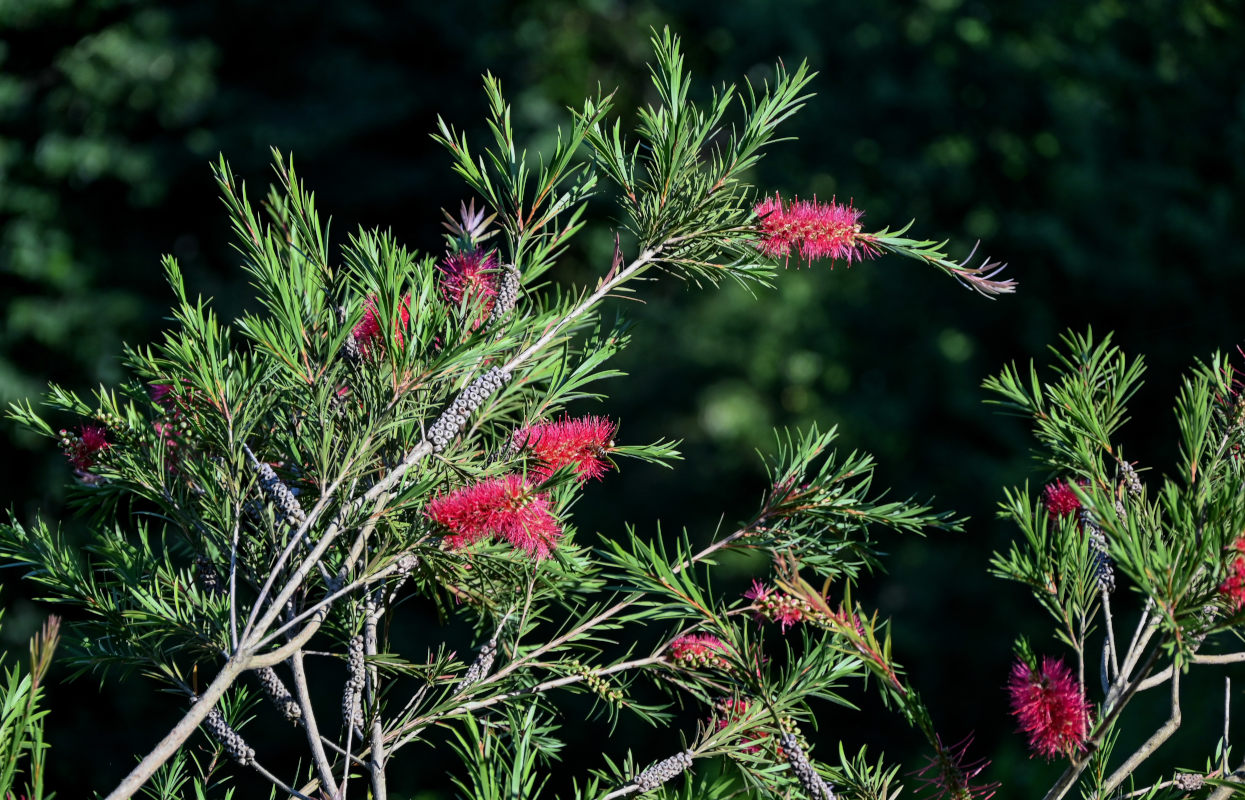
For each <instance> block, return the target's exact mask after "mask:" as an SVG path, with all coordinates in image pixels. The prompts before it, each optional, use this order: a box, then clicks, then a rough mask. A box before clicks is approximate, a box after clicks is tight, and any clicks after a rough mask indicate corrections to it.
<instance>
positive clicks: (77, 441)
mask: <svg viewBox="0 0 1245 800" xmlns="http://www.w3.org/2000/svg"><path fill="white" fill-rule="evenodd" d="M79 431H80V432H79V433H77V434H74V433H70V432H69V431H67V430H62V431H61V432H60V435H61V440H60V442H61V447H62V448H63V449H64V451H65V456H66V457H67V458H68V459H69V463H70V464H72V465H73V468H74V470H75V471H76V472H77V473H78V477H80V478H83V479H84V480H85V475H86V473H87V471H88V470H90V469H91V467H93V466H95V464H96V463H97V462H98V461H99V459H100V456H101V455H102V454H103V452H104V451H105V450H107V449H108V448H109V447H111V446H112V445H110V444H109V443H108V430H107V429H106V428H104V427H103V426H102V425H83V426H82V427H81V428H80V429H79Z"/></svg>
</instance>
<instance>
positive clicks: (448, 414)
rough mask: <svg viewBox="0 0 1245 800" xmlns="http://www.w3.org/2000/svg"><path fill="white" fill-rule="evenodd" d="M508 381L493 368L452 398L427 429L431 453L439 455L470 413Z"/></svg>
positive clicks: (501, 373) (504, 372)
mask: <svg viewBox="0 0 1245 800" xmlns="http://www.w3.org/2000/svg"><path fill="white" fill-rule="evenodd" d="M508 380H510V373H508V372H506V371H505V370H503V369H502V368H501V367H493V368H492V369H490V370H489V371H488V372H486V373H484V374H483V375H481V376H480V377H478V378H476V379H475V380H474V381H472V382H471V383H469V384H468V385H467V388H465V389H463V390H462V392H460V393H459V395H458V397H455V398H454V402H452V403H450V404H449V406H448V407H447V408H446V409H445V410H444V411H442V412H441V416H439V417H437V421H436V422H434V423H432V427H430V428H428V441H429V442H431V443H432V452H434V453H439V452H441V451H442V450H444V449H445V448H446V447H448V446H449V443H450V441H451V440H453V438H454V437H455V436H457V435H458V432H459V431H461V430H462V429H463V426H464V425H466V424H467V419H468V417H469V416H470V415H471V412H472V411H475V410H476V409H477V408H479V407H480V406H481V405H482V404H483V403H484V401H485V400H487V399H489V398H490V397H492V396H493V394H494V393H495V392H496V391H497V390H499V389H501V387H502V386H504V385H505V383H506V381H508Z"/></svg>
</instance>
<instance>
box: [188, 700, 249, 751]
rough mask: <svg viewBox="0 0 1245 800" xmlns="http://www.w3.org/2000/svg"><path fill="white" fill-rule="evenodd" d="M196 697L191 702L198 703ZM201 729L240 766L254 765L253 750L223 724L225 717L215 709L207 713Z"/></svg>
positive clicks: (236, 733) (238, 735) (237, 734)
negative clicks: (204, 729)
mask: <svg viewBox="0 0 1245 800" xmlns="http://www.w3.org/2000/svg"><path fill="white" fill-rule="evenodd" d="M198 701H199V698H198V697H193V698H191V702H198ZM203 727H205V728H207V731H208V733H210V734H211V735H212V738H213V739H215V740H216V741H218V742H220V744H221V746H222V747H224V748H225V752H226V753H228V754H229V756H230V757H231V758H232V759H233V760H234V761H237V762H238V763H239V764H241V765H242V766H244V767H246V766H250V765H251V764H254V763H255V749H254V748H253V747H251V746H250V745H248V744H247V743H246V740H245V739H243V738H242V736H241V735H240V734H239V733H238V732H237V731H235V730H234V729H233V728H231V727H229V724H228V723H226V722H225V717H224V715H223V714H221V713H220V711H218V710H217V709H215V708H213V709H212V710H211V711H209V712H208V713H207V716H206V717H204V719H203Z"/></svg>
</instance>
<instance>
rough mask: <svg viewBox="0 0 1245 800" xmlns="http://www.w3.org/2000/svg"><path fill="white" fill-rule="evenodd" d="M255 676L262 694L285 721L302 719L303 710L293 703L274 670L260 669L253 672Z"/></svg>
mask: <svg viewBox="0 0 1245 800" xmlns="http://www.w3.org/2000/svg"><path fill="white" fill-rule="evenodd" d="M255 676H256V677H257V678H259V688H261V689H263V690H264V694H265V695H267V697H268V699H269V700H271V701H272V704H273V705H274V706H276V707H277V710H279V711H280V712H281V713H282V714H283V715H284V716H285V718H286V719H288V720H289V721H290V722H297V721H298V720H300V719H302V716H303V710H302V709H301V708H300V707H299V705H298V703H296V702H294V697H293V696H292V695H291V694H290V690H289V689H286V688H285V684H284V683H282V681H281V676H280V675H278V674H277V671H276V670H274V669H273V668H272V667H260V668H259V669H257V670H256V671H255Z"/></svg>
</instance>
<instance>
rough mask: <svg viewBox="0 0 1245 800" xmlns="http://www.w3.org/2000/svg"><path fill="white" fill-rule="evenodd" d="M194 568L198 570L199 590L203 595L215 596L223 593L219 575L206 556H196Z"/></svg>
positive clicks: (223, 587) (222, 584) (223, 588)
mask: <svg viewBox="0 0 1245 800" xmlns="http://www.w3.org/2000/svg"><path fill="white" fill-rule="evenodd" d="M195 566H196V567H198V568H199V588H200V589H202V590H203V593H204V594H206V595H217V594H220V593H221V592H223V591H225V586H224V582H223V581H222V580H221V577H220V573H219V572H218V571H217V570H216V565H215V564H213V563H212V562H211V560H210V559H208V558H207V557H206V556H198V557H197V558H195Z"/></svg>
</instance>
